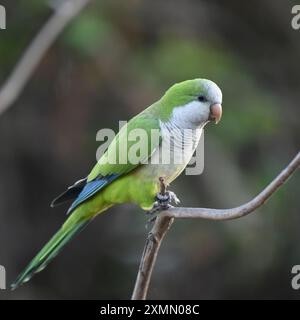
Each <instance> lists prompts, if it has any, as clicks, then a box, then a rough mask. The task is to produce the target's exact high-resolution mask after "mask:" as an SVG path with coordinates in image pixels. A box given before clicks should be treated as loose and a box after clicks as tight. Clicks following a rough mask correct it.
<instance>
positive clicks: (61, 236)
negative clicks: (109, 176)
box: [11, 219, 91, 290]
mask: <svg viewBox="0 0 300 320" xmlns="http://www.w3.org/2000/svg"><path fill="white" fill-rule="evenodd" d="M90 221H91V220H90V219H89V220H81V221H79V222H77V223H74V224H73V223H72V224H71V226H70V224H65V225H63V226H62V227H61V228H60V229H59V230H58V232H57V233H56V234H55V235H54V236H53V237H52V238H51V240H50V241H49V242H48V243H47V244H46V245H45V246H44V248H43V249H42V250H41V251H40V252H39V253H38V254H37V255H36V256H35V258H34V259H33V260H32V261H31V262H30V263H29V265H28V266H27V268H26V269H25V270H24V271H23V272H22V273H21V274H20V275H19V276H18V278H17V279H16V281H15V282H14V283H13V284H12V285H11V289H12V290H14V289H16V288H17V287H18V286H20V285H21V284H23V283H25V282H27V281H29V280H30V279H31V278H32V277H33V275H34V274H35V273H38V272H40V271H42V270H43V269H44V268H46V266H47V265H48V263H49V262H50V261H51V260H52V259H53V258H55V257H56V256H57V254H58V253H59V252H60V251H61V250H62V248H63V247H64V246H65V245H66V244H67V243H68V242H69V241H70V240H71V239H73V238H74V237H75V235H76V234H78V233H79V232H80V231H81V230H82V229H83V228H84V227H85V226H86V225H87V224H88V223H89V222H90Z"/></svg>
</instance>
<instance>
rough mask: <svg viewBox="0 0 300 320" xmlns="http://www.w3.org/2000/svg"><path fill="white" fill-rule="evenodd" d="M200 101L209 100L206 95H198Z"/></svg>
mask: <svg viewBox="0 0 300 320" xmlns="http://www.w3.org/2000/svg"><path fill="white" fill-rule="evenodd" d="M198 101H200V102H206V101H207V99H206V98H205V97H204V96H202V95H201V96H199V97H198Z"/></svg>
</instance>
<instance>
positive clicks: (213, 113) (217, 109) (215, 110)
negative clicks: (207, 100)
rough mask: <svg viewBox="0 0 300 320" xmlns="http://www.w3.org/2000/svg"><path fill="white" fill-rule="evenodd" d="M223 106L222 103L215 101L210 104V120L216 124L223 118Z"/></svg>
mask: <svg viewBox="0 0 300 320" xmlns="http://www.w3.org/2000/svg"><path fill="white" fill-rule="evenodd" d="M221 117H222V106H221V104H220V103H214V104H212V105H211V106H210V114H209V120H211V121H214V122H215V123H216V124H217V123H218V122H219V121H220V120H221Z"/></svg>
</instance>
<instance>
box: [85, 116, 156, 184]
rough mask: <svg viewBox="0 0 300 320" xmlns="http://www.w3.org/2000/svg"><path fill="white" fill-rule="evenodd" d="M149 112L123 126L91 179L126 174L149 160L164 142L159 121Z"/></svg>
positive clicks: (94, 169) (91, 174)
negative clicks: (162, 141)
mask: <svg viewBox="0 0 300 320" xmlns="http://www.w3.org/2000/svg"><path fill="white" fill-rule="evenodd" d="M147 111H148V110H145V111H144V112H142V113H140V114H139V115H137V116H135V117H134V118H132V119H131V120H130V121H129V122H128V123H127V124H126V125H124V126H123V127H122V128H121V130H120V131H119V133H118V135H116V137H115V138H114V140H113V141H112V142H111V144H110V145H109V147H108V149H107V150H106V152H105V153H104V154H103V156H102V157H101V158H100V159H99V161H98V162H97V164H96V165H95V167H94V168H93V170H92V171H91V173H90V174H89V175H88V179H87V182H89V181H92V180H94V179H96V178H98V177H101V176H102V177H105V176H109V175H112V174H114V175H118V176H119V175H122V174H126V173H128V172H130V171H131V170H133V169H134V168H136V167H137V166H139V165H141V164H142V163H144V162H145V161H146V160H147V159H149V157H150V156H151V155H152V153H153V152H154V151H155V150H156V148H157V147H158V146H159V144H160V143H161V131H160V125H159V120H158V119H157V118H156V117H154V115H153V114H151V113H150V112H147Z"/></svg>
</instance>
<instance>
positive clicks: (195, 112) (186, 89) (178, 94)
mask: <svg viewBox="0 0 300 320" xmlns="http://www.w3.org/2000/svg"><path fill="white" fill-rule="evenodd" d="M160 102H161V103H160V105H161V110H160V111H161V114H162V119H163V121H175V122H176V125H177V126H180V127H182V128H185V129H187V128H195V127H202V126H204V125H205V124H206V123H208V122H209V121H214V122H215V123H218V122H219V121H220V119H221V116H222V106H221V104H222V92H221V90H220V88H219V87H218V86H217V85H216V84H215V83H214V82H212V81H210V80H207V79H194V80H187V81H183V82H180V83H177V84H175V85H173V86H172V87H171V88H170V89H169V90H168V91H167V92H166V93H165V95H164V96H163V97H162V99H161V100H160Z"/></svg>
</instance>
